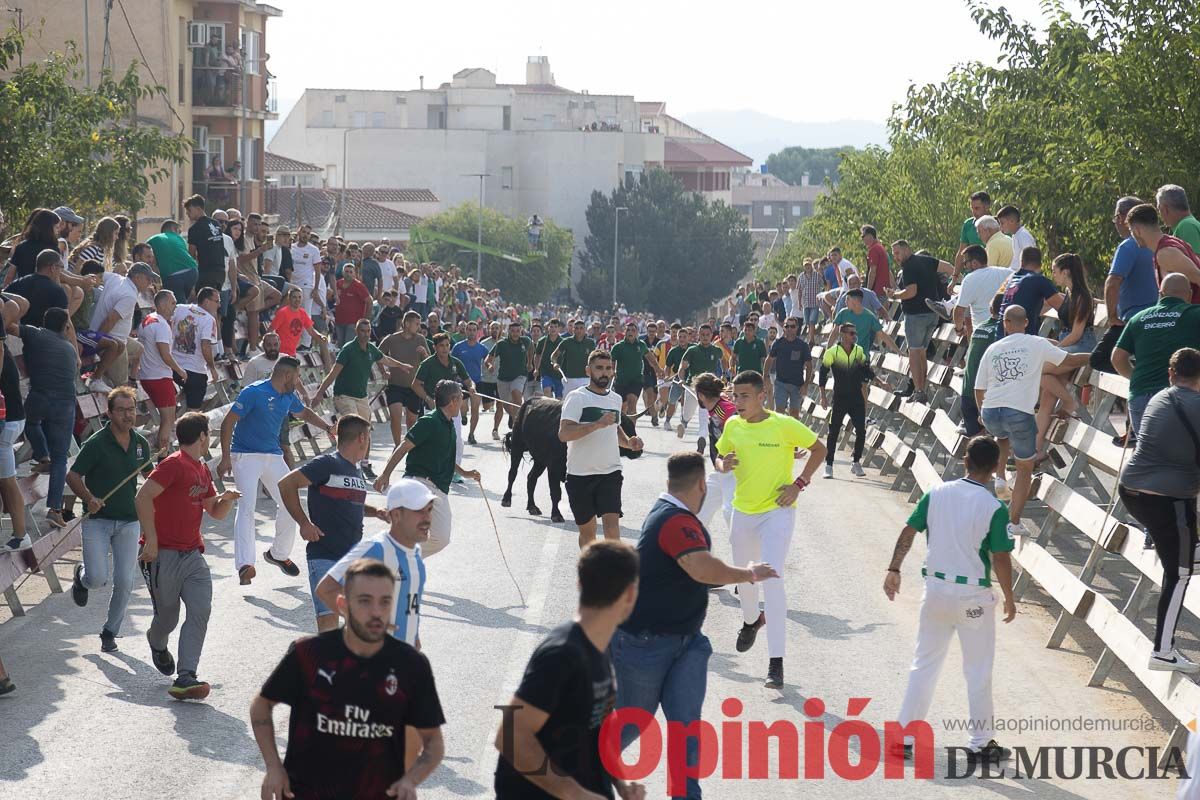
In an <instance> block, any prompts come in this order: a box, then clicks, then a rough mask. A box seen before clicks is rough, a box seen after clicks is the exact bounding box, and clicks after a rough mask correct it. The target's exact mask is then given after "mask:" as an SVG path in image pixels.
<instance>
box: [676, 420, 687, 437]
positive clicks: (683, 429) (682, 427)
mask: <svg viewBox="0 0 1200 800" xmlns="http://www.w3.org/2000/svg"><path fill="white" fill-rule="evenodd" d="M685 433H687V426H686V425H684V424H683V423H682V422H681V423H679V424H678V425H676V426H675V435H676V436H677V437H678V438H680V439H682V438H683V435H684V434H685Z"/></svg>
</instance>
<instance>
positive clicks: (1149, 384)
mask: <svg viewBox="0 0 1200 800" xmlns="http://www.w3.org/2000/svg"><path fill="white" fill-rule="evenodd" d="M1197 345H1200V305H1195V306H1194V305H1192V304H1191V303H1188V302H1185V301H1183V300H1180V299H1179V298H1178V297H1164V298H1162V299H1161V300H1159V301H1158V305H1154V306H1150V307H1149V308H1146V309H1143V310H1141V311H1139V312H1138V313H1136V314H1134V315H1133V317H1132V318H1131V319H1130V320H1129V322H1127V323H1126V324H1125V327H1124V328H1123V329H1122V330H1121V337H1120V338H1119V339H1117V347H1119V348H1121V349H1122V350H1124V351H1125V352H1127V353H1130V354H1131V355H1132V356H1133V360H1134V365H1133V375H1132V376H1131V377H1130V378H1129V397H1130V398H1131V399H1132V398H1134V397H1137V396H1138V395H1143V394H1153V393H1155V392H1157V391H1158V390H1159V389H1165V388H1167V386H1168V385H1170V381H1169V379H1168V378H1167V364H1168V362H1170V360H1171V356H1172V355H1174V354H1175V351H1176V350H1178V349H1179V348H1181V347H1196V346H1197Z"/></svg>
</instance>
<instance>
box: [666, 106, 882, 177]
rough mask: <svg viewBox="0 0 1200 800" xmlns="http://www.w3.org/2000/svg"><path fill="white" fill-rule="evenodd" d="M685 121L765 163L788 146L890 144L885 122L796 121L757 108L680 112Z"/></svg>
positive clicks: (856, 120)
mask: <svg viewBox="0 0 1200 800" xmlns="http://www.w3.org/2000/svg"><path fill="white" fill-rule="evenodd" d="M680 116H681V117H682V119H683V121H684V122H686V123H687V124H689V125H693V126H695V127H697V128H699V129H700V130H702V131H704V132H705V133H707V134H708V135H709V136H712V137H713V138H714V139H718V140H720V141H721V142H724V143H725V144H727V145H729V146H730V147H732V148H733V149H735V150H738V151H740V152H742V153H745V154H746V155H748V156H750V157H751V158H753V159H754V161H755V163H756V164H762V163H765V162H766V160H767V156H769V155H771V153H776V152H778V151H780V150H782V149H783V148H785V147H790V146H793V145H798V146H800V147H841V146H842V145H850V146H852V147H865V146H867V145H869V144H879V145H883V144H887V127H886V126H885V125H884V124H883V123H881V122H869V121H867V120H858V119H852V120H839V121H837V122H793V121H792V120H788V119H780V118H779V117H772V116H769V115H767V114H762V113H759V112H757V111H750V110H748V109H747V110H742V111H697V112H695V113H692V114H681V115H680Z"/></svg>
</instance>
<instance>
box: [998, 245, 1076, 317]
mask: <svg viewBox="0 0 1200 800" xmlns="http://www.w3.org/2000/svg"><path fill="white" fill-rule="evenodd" d="M1063 298H1064V296H1063V294H1062V293H1060V292H1059V291H1058V287H1057V286H1055V285H1054V281H1052V280H1050V279H1049V278H1047V277H1046V276H1045V275H1043V274H1042V251H1041V248H1038V247H1026V248H1025V249H1024V250H1022V251H1021V268H1020V269H1019V270H1017V271H1016V272H1014V273H1013V274H1012V277H1010V278H1009V279H1008V283H1006V284H1005V285H1004V302H1002V303H1001V304H1000V318H1001V319H1003V318H1004V312H1005V311H1006V310H1007V309H1008V307H1009V306H1011V305H1018V306H1021V307H1022V308H1024V309H1025V318H1026V320H1027V322H1026V323H1025V332H1026V333H1027V334H1029V335H1030V336H1037V335H1038V328H1040V327H1041V325H1042V308H1043V307H1044V306H1050V307H1051V308H1053V309H1058V308H1059V307H1060V306H1062V304H1063ZM996 335H997V336H998V337H999V338H1004V330H1003V329H1000V330H998V331H997V334H996Z"/></svg>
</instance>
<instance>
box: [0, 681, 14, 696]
mask: <svg viewBox="0 0 1200 800" xmlns="http://www.w3.org/2000/svg"><path fill="white" fill-rule="evenodd" d="M16 690H17V685H16V684H15V683H13V682H12V679H10V678H0V695H6V694H8V693H9V692H15V691H16Z"/></svg>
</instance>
